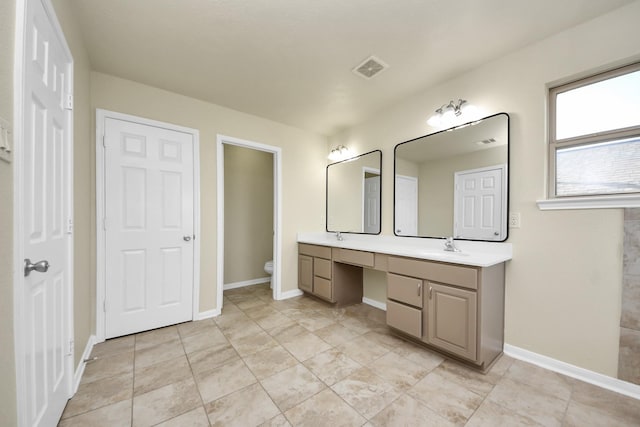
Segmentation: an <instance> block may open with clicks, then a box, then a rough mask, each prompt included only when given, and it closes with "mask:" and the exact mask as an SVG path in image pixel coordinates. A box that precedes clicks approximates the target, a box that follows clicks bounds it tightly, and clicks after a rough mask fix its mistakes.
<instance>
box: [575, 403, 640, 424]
mask: <svg viewBox="0 0 640 427" xmlns="http://www.w3.org/2000/svg"><path fill="white" fill-rule="evenodd" d="M636 406H640V404H638V403H636ZM562 425H563V426H564V427H583V426H603V427H609V426H615V427H638V426H639V425H640V417H634V416H632V417H628V416H627V414H624V413H618V412H616V411H615V410H612V409H604V408H602V407H601V406H599V407H593V406H587V405H583V404H581V403H578V402H573V401H571V402H569V407H568V408H567V413H566V414H565V417H564V421H563V423H562Z"/></svg>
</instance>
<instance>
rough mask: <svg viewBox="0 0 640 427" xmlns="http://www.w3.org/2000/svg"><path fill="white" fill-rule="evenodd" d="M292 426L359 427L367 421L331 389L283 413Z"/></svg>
mask: <svg viewBox="0 0 640 427" xmlns="http://www.w3.org/2000/svg"><path fill="white" fill-rule="evenodd" d="M285 416H286V417H287V418H288V419H289V421H290V422H291V424H293V425H294V426H309V427H317V426H332V427H333V426H335V427H340V426H344V427H352V426H360V425H362V424H364V423H365V422H366V421H367V420H366V419H364V418H363V417H362V416H361V415H360V414H358V413H357V412H356V411H355V410H353V408H352V407H350V406H349V405H347V404H346V403H345V401H344V400H342V399H340V398H339V397H338V396H337V395H336V394H335V393H334V392H333V390H331V389H325V390H323V391H321V392H320V393H318V394H316V395H314V396H312V397H311V398H309V399H307V400H305V401H304V402H302V403H300V404H299V405H297V406H295V407H293V408H291V409H289V410H288V411H287V412H285Z"/></svg>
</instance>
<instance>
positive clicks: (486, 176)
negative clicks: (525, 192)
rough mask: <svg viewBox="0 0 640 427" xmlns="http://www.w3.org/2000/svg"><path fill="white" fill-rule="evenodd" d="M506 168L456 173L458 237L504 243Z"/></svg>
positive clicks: (455, 206)
mask: <svg viewBox="0 0 640 427" xmlns="http://www.w3.org/2000/svg"><path fill="white" fill-rule="evenodd" d="M504 176H505V168H504V166H493V167H489V168H483V169H474V170H469V171H461V172H456V174H455V187H454V188H455V199H454V200H455V202H454V217H455V221H454V229H455V230H454V235H455V237H456V238H460V239H482V240H503V239H504V238H505V233H506V227H505V226H504V224H505V215H506V194H505V192H504Z"/></svg>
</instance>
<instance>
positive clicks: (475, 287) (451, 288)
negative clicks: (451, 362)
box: [387, 256, 504, 369]
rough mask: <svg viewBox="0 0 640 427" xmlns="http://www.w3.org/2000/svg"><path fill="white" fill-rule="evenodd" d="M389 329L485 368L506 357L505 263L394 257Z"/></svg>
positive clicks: (390, 272) (391, 261)
mask: <svg viewBox="0 0 640 427" xmlns="http://www.w3.org/2000/svg"><path fill="white" fill-rule="evenodd" d="M387 324H388V325H389V326H390V327H391V328H393V329H394V330H396V331H398V332H400V333H401V334H403V335H407V336H410V337H412V338H416V339H418V340H420V341H421V342H423V343H425V344H427V345H428V346H431V347H434V348H436V349H438V350H441V351H444V352H446V353H448V354H450V355H452V356H456V357H459V358H462V359H464V360H466V361H470V362H472V363H473V364H475V365H477V366H479V367H480V368H482V369H486V368H488V367H489V366H490V364H491V363H492V362H493V361H494V360H495V359H496V357H497V356H498V355H499V354H501V353H502V346H503V331H504V264H503V263H500V264H497V265H494V266H490V267H473V266H466V265H458V264H450V263H442V262H436V261H428V260H422V259H415V258H405V257H391V256H390V257H389V259H388V273H387Z"/></svg>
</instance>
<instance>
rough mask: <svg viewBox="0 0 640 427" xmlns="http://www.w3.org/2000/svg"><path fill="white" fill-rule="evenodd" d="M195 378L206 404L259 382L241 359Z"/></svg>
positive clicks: (197, 375)
mask: <svg viewBox="0 0 640 427" xmlns="http://www.w3.org/2000/svg"><path fill="white" fill-rule="evenodd" d="M195 378H196V382H197V384H198V389H199V390H200V395H201V396H202V401H203V402H204V403H208V402H211V401H213V400H216V399H219V398H221V397H222V396H225V395H227V394H229V393H233V392H234V391H237V390H240V389H242V388H244V387H246V386H248V385H251V384H253V383H255V382H256V381H257V380H256V377H255V376H254V375H253V374H252V373H251V371H250V370H249V368H247V366H246V365H245V364H244V362H243V361H242V360H240V359H238V360H235V361H233V362H230V363H227V364H226V365H222V366H220V367H218V368H215V369H212V370H209V371H207V372H206V373H205V374H196V375H195Z"/></svg>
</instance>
